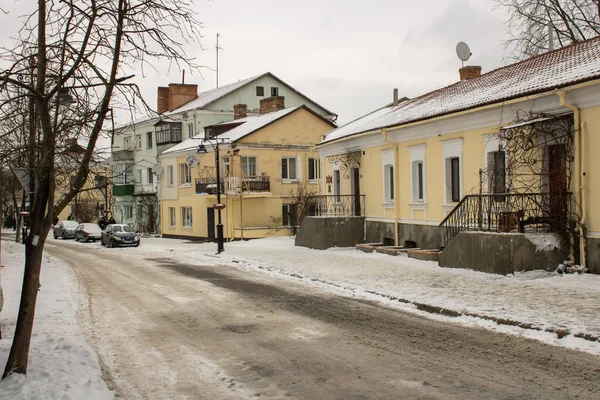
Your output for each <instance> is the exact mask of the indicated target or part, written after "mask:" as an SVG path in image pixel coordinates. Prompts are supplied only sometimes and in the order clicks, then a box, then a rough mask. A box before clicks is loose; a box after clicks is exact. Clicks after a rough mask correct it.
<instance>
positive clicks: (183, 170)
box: [179, 164, 192, 185]
mask: <svg viewBox="0 0 600 400" xmlns="http://www.w3.org/2000/svg"><path fill="white" fill-rule="evenodd" d="M191 183H192V171H191V170H190V167H188V166H187V164H179V184H180V185H190V184H191Z"/></svg>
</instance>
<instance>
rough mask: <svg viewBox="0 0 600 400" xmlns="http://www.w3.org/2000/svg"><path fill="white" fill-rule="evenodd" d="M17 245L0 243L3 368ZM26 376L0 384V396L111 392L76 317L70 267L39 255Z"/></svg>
mask: <svg viewBox="0 0 600 400" xmlns="http://www.w3.org/2000/svg"><path fill="white" fill-rule="evenodd" d="M23 253H24V249H23V246H22V245H21V244H17V243H14V242H9V241H2V265H4V266H5V268H3V269H2V286H3V289H4V300H5V303H4V308H3V310H2V312H1V313H0V325H2V340H0V367H1V368H2V370H4V366H5V365H6V360H7V359H8V354H9V351H10V346H11V344H12V339H13V335H14V330H15V324H16V319H17V313H18V309H19V301H20V295H21V294H20V293H21V285H22V282H23V265H24V261H23V255H24V254H23ZM41 285H42V286H41V288H40V292H39V294H38V300H37V309H36V315H35V323H34V327H33V336H32V339H31V349H30V352H29V367H28V371H27V376H26V377H25V376H23V375H20V374H13V375H11V376H9V377H8V378H6V379H4V380H1V381H0V398H2V399H15V400H20V399H22V400H25V399H27V400H30V399H62V400H76V399H86V400H108V399H113V398H114V396H113V394H112V392H111V391H110V390H109V389H108V387H107V386H106V383H105V382H104V380H103V379H102V373H101V371H100V366H99V363H98V358H97V357H96V354H95V353H94V350H93V349H92V348H91V347H90V346H89V345H88V343H87V342H86V340H85V337H84V335H83V333H82V331H81V327H80V325H79V321H78V319H77V305H78V300H79V293H78V291H77V287H78V285H77V281H76V280H75V278H74V276H73V275H72V272H71V269H70V267H68V266H67V265H65V264H64V263H62V262H58V261H56V260H54V259H52V258H50V257H48V256H44V261H43V264H42V273H41Z"/></svg>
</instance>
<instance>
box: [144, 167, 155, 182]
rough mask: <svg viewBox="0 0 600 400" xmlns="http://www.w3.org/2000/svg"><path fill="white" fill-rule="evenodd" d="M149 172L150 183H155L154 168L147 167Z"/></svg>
mask: <svg viewBox="0 0 600 400" xmlns="http://www.w3.org/2000/svg"><path fill="white" fill-rule="evenodd" d="M146 173H147V174H148V183H154V174H152V168H146Z"/></svg>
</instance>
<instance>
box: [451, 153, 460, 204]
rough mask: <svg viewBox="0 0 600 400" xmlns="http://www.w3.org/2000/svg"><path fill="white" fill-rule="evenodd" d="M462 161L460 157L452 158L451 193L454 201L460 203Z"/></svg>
mask: <svg viewBox="0 0 600 400" xmlns="http://www.w3.org/2000/svg"><path fill="white" fill-rule="evenodd" d="M459 163H460V159H459V158H458V157H452V158H450V191H451V195H452V201H453V202H458V201H460V164H459Z"/></svg>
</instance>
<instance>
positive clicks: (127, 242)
mask: <svg viewBox="0 0 600 400" xmlns="http://www.w3.org/2000/svg"><path fill="white" fill-rule="evenodd" d="M100 243H101V244H102V245H104V246H108V247H119V246H135V247H138V246H139V245H140V236H139V235H138V234H137V233H136V232H134V231H133V229H132V228H131V227H130V226H129V225H125V224H110V225H107V226H106V228H104V230H103V231H102V238H101V239H100Z"/></svg>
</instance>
